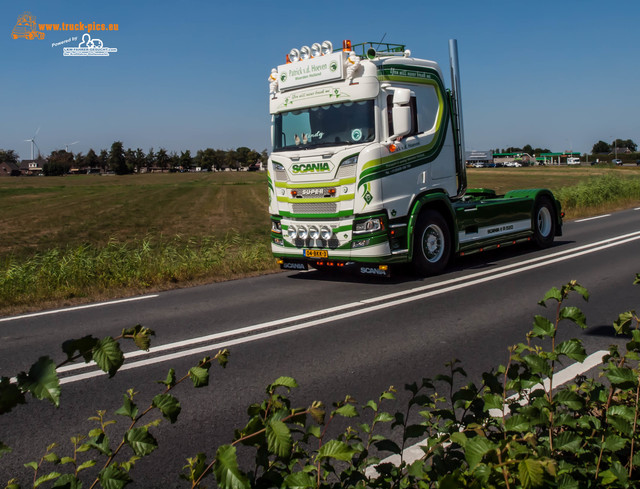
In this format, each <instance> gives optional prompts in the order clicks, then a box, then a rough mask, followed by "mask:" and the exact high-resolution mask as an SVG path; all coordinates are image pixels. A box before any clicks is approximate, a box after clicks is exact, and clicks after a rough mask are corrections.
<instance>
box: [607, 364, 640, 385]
mask: <svg viewBox="0 0 640 489" xmlns="http://www.w3.org/2000/svg"><path fill="white" fill-rule="evenodd" d="M604 375H605V376H606V377H607V378H608V379H609V380H610V381H611V383H612V384H615V385H617V386H619V387H620V388H621V389H626V388H631V387H635V386H636V384H637V382H638V377H637V376H636V374H635V373H634V372H633V370H631V369H630V368H624V367H608V368H607V369H606V371H605V373H604Z"/></svg>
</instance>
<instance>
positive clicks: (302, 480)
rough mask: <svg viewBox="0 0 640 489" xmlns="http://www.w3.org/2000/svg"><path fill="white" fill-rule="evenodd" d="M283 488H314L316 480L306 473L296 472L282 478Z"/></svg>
mask: <svg viewBox="0 0 640 489" xmlns="http://www.w3.org/2000/svg"><path fill="white" fill-rule="evenodd" d="M283 487H287V488H289V489H308V488H311V487H316V479H315V478H314V477H313V476H312V475H311V474H307V473H306V472H296V473H294V474H289V475H288V476H287V477H285V478H284V482H283Z"/></svg>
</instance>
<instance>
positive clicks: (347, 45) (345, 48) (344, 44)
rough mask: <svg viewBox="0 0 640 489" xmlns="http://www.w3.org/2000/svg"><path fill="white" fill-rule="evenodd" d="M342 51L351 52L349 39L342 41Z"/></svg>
mask: <svg viewBox="0 0 640 489" xmlns="http://www.w3.org/2000/svg"><path fill="white" fill-rule="evenodd" d="M342 50H343V51H346V52H347V53H349V52H351V41H350V40H349V39H345V40H343V41H342Z"/></svg>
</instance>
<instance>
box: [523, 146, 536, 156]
mask: <svg viewBox="0 0 640 489" xmlns="http://www.w3.org/2000/svg"><path fill="white" fill-rule="evenodd" d="M522 152H523V153H527V154H529V155H533V153H534V151H533V148H532V147H531V145H530V144H525V145H524V146H523V147H522Z"/></svg>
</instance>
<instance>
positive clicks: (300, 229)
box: [298, 226, 309, 239]
mask: <svg viewBox="0 0 640 489" xmlns="http://www.w3.org/2000/svg"><path fill="white" fill-rule="evenodd" d="M307 236H309V231H308V230H307V228H306V227H305V226H300V227H298V238H300V239H307Z"/></svg>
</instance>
